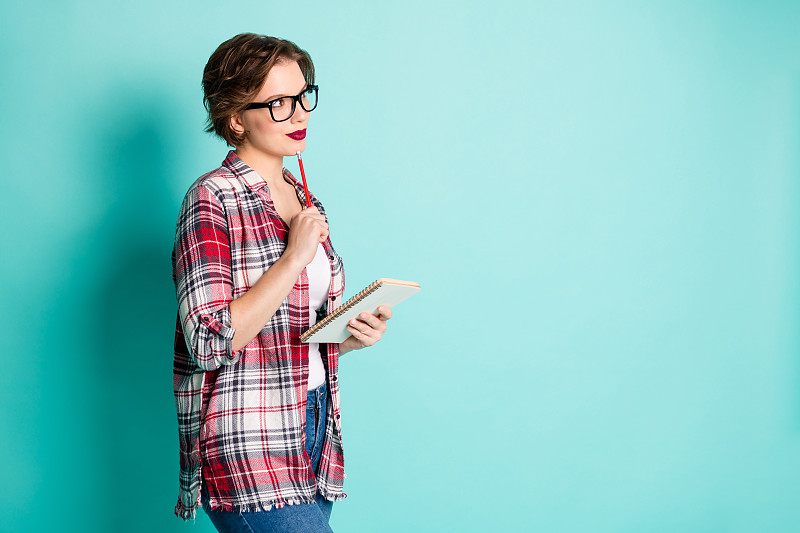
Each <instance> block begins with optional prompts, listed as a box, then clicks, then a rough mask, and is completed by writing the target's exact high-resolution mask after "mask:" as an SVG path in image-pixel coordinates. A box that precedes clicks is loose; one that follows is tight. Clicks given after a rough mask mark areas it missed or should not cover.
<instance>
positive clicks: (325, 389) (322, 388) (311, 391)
mask: <svg viewBox="0 0 800 533" xmlns="http://www.w3.org/2000/svg"><path fill="white" fill-rule="evenodd" d="M323 394H328V384H327V383H326V382H324V381H323V382H322V385H320V386H319V387H316V388H314V389H308V397H309V398H311V397H312V395H313V397H315V398H316V397H317V395H323Z"/></svg>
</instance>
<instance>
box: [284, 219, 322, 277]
mask: <svg viewBox="0 0 800 533" xmlns="http://www.w3.org/2000/svg"><path fill="white" fill-rule="evenodd" d="M327 238H328V224H327V223H326V222H325V217H324V216H323V215H322V214H321V213H320V212H319V209H317V208H316V207H315V206H313V205H312V206H311V207H305V208H303V209H302V210H301V211H300V212H299V213H297V214H296V215H295V216H293V217H292V220H291V221H290V223H289V241H288V242H287V243H286V251H285V252H284V254H285V255H287V257H288V258H291V259H292V260H293V261H296V262H297V264H298V265H302V266H301V270H302V269H303V268H305V267H306V265H308V264H309V263H310V262H311V261H313V260H314V255H315V254H316V253H317V246H318V245H319V243H321V242H325V240H326V239H327Z"/></svg>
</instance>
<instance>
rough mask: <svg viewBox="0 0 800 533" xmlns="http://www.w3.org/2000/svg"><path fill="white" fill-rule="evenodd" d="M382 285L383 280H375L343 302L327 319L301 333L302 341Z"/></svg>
mask: <svg viewBox="0 0 800 533" xmlns="http://www.w3.org/2000/svg"><path fill="white" fill-rule="evenodd" d="M381 285H382V282H381V281H380V280H376V281H375V282H373V283H372V284H370V285H369V286H368V287H366V288H365V289H364V290H363V291H361V292H359V293H358V294H356V295H355V296H353V297H352V298H350V299H349V300H347V302H345V303H343V304H342V305H341V306H340V307H339V308H338V309H337V310H336V311H334V312H333V313H331V314H330V315H328V316H327V317H325V320H323V321H321V322H317V323H316V324H314V325H313V326H311V328H310V329H309V330H308V331H306V332H305V333H303V334H302V335H300V341H301V342H305V340H306V339H307V338H309V337H310V336H311V335H313V334H314V333H316V332H318V331H319V330H321V329H322V328H324V327H325V326H327V325H328V324H331V323H333V321H334V320H336V318H337V317H339V315H341V314H343V313H346V312H347V311H348V310H349V309H351V308H352V307H355V306H356V305H357V304H358V303H359V302H360V301H361V300H363V299H364V298H366V297H367V296H369V295H370V294H372V293H373V292H375V291H376V290H377V289H378V287H380V286H381Z"/></svg>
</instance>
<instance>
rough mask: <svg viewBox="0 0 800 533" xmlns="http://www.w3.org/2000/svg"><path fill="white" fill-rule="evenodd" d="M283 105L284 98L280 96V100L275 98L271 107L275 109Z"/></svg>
mask: <svg viewBox="0 0 800 533" xmlns="http://www.w3.org/2000/svg"><path fill="white" fill-rule="evenodd" d="M282 105H283V98H279V99H278V100H273V101H272V103H271V105H270V107H271V108H273V109H275V108H277V107H281V106H282Z"/></svg>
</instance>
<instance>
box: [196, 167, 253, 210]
mask: <svg viewBox="0 0 800 533" xmlns="http://www.w3.org/2000/svg"><path fill="white" fill-rule="evenodd" d="M203 189H205V190H203ZM242 189H243V186H242V184H241V182H240V180H239V179H238V177H237V176H236V175H235V174H234V173H233V172H232V171H231V169H229V168H228V167H226V166H224V165H223V166H221V167H219V168H216V169H214V170H212V171H210V172H206V173H205V174H203V175H202V176H200V177H199V178H197V179H196V180H195V181H194V183H192V185H191V186H190V187H189V189H188V190H187V191H186V198H187V199H188V198H193V197H197V196H199V195H202V193H204V192H207V193H211V194H213V195H214V196H216V197H217V199H218V200H219V201H220V203H222V204H225V203H228V202H230V201H234V202H235V200H236V195H237V194H239V193H240V192H241V191H242Z"/></svg>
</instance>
